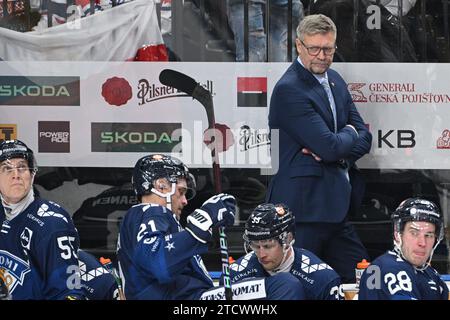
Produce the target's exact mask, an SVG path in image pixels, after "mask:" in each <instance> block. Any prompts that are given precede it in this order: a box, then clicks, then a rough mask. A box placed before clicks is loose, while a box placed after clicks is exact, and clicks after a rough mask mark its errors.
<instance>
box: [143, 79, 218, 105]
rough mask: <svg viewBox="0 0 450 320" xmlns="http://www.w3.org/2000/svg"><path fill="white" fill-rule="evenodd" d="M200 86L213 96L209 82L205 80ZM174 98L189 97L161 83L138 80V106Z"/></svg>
mask: <svg viewBox="0 0 450 320" xmlns="http://www.w3.org/2000/svg"><path fill="white" fill-rule="evenodd" d="M201 85H202V86H203V87H204V88H205V89H206V90H208V91H209V92H211V95H212V96H214V95H215V92H214V84H213V82H212V81H211V80H207V81H206V83H201ZM176 97H190V96H189V95H188V94H186V93H184V92H182V91H179V90H178V89H176V88H173V87H169V86H165V85H162V84H161V83H151V82H150V81H149V80H147V79H140V80H139V83H138V92H137V98H138V101H139V102H138V105H139V106H143V105H145V104H147V103H150V102H153V101H156V100H161V99H168V98H176Z"/></svg>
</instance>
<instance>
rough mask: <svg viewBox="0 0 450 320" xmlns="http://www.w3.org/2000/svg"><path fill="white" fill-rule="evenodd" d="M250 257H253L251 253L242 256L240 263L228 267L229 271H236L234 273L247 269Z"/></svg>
mask: <svg viewBox="0 0 450 320" xmlns="http://www.w3.org/2000/svg"><path fill="white" fill-rule="evenodd" d="M252 255H253V252H250V253H247V254H246V255H245V256H244V258H242V260H241V262H240V263H237V262H235V263H232V264H231V265H230V269H231V270H233V271H236V272H241V271H244V270H245V269H246V268H247V266H248V262H249V261H250V258H251V257H252Z"/></svg>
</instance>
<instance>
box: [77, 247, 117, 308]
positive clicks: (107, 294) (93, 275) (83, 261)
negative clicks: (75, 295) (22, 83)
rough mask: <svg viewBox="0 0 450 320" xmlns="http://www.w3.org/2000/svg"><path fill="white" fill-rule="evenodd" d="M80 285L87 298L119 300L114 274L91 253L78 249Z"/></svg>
mask: <svg viewBox="0 0 450 320" xmlns="http://www.w3.org/2000/svg"><path fill="white" fill-rule="evenodd" d="M78 259H79V265H80V277H81V287H82V289H83V290H84V295H85V296H86V298H87V299H88V300H119V288H118V286H117V283H116V280H115V279H114V276H113V275H112V274H111V273H110V272H109V271H108V270H107V269H106V268H105V267H103V266H102V264H101V263H100V262H99V261H98V260H97V259H96V258H95V257H94V256H93V255H91V254H89V253H87V252H86V251H83V250H78Z"/></svg>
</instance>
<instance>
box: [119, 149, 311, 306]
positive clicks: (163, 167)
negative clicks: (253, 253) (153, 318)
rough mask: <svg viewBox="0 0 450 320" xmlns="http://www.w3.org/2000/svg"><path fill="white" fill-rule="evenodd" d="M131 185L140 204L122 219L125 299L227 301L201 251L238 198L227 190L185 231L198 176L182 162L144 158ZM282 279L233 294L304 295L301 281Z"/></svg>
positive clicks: (190, 220) (247, 296)
mask: <svg viewBox="0 0 450 320" xmlns="http://www.w3.org/2000/svg"><path fill="white" fill-rule="evenodd" d="M132 184H133V187H134V190H135V192H136V195H137V197H138V200H139V202H140V204H138V205H135V206H133V207H132V208H131V209H129V210H128V212H127V213H126V215H125V217H124V219H123V220H122V223H121V226H120V232H119V239H118V245H117V255H118V259H119V272H120V274H121V278H122V280H123V288H124V290H125V296H126V298H127V300H129V299H151V300H166V299H167V300H172V299H177V300H185V299H188V300H197V299H223V298H224V292H223V291H224V289H223V287H221V288H220V287H219V288H215V287H214V285H213V282H212V280H211V277H210V276H209V273H208V272H207V270H206V268H205V266H204V264H203V262H202V259H201V257H200V254H203V253H206V252H207V250H208V245H207V242H208V241H209V240H210V239H211V237H212V233H211V228H212V227H217V226H226V225H230V224H232V223H233V222H234V214H235V206H236V200H235V198H234V197H233V196H232V195H229V194H225V193H221V194H218V195H215V196H213V197H211V198H209V199H208V200H207V201H205V202H204V203H203V205H202V206H201V208H199V209H196V210H195V211H194V212H193V213H191V214H190V215H189V216H188V217H187V224H186V227H185V228H184V229H183V228H182V226H181V225H180V223H179V219H180V215H181V211H182V209H183V207H184V206H186V204H187V202H188V200H189V199H191V198H192V197H193V196H194V194H195V180H194V177H193V176H192V174H190V173H189V170H188V168H187V167H186V166H185V165H184V164H183V163H182V162H181V161H180V160H178V159H176V158H174V157H170V156H166V155H161V154H153V155H149V156H145V157H143V158H141V159H139V160H138V161H137V163H136V165H135V167H134V171H133V178H132ZM283 282H284V278H283V277H279V278H277V279H275V281H272V282H266V281H264V279H262V280H261V279H258V280H255V281H253V280H252V281H249V282H243V283H240V284H238V286H241V287H239V288H238V287H233V293H234V294H235V293H236V296H233V298H239V299H258V298H262V299H264V298H269V299H272V298H273V299H276V298H280V299H281V298H286V299H289V298H290V299H301V298H302V297H303V288H302V287H301V285H300V284H299V283H297V284H291V285H288V286H283V285H282V284H283ZM242 287H245V288H244V289H242V290H241V289H240V288H242ZM264 288H265V289H264ZM235 289H236V290H235ZM240 293H242V294H240Z"/></svg>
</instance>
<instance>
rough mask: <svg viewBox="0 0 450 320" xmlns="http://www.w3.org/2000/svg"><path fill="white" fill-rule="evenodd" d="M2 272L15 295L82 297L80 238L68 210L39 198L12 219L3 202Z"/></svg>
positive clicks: (0, 220)
mask: <svg viewBox="0 0 450 320" xmlns="http://www.w3.org/2000/svg"><path fill="white" fill-rule="evenodd" d="M0 223H1V229H0V274H1V275H2V277H3V278H4V279H5V282H6V285H7V286H8V289H9V292H10V293H11V296H12V299H18V300H24V299H36V300H41V299H65V298H67V297H72V298H76V299H82V298H84V297H83V293H82V290H81V289H80V286H79V272H78V271H79V268H78V257H77V251H78V247H79V238H78V233H77V230H76V229H75V227H74V225H73V222H72V219H71V218H70V216H69V214H68V213H67V212H66V211H65V210H64V209H63V208H61V207H60V206H59V205H57V204H56V203H54V202H51V201H47V200H44V199H41V198H36V199H35V200H34V201H33V202H32V203H31V204H30V205H29V206H28V207H27V208H26V209H25V210H24V211H23V212H21V213H20V214H19V215H17V216H16V217H15V218H14V219H12V220H11V221H9V220H7V219H6V217H5V212H4V209H3V206H1V205H0Z"/></svg>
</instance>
